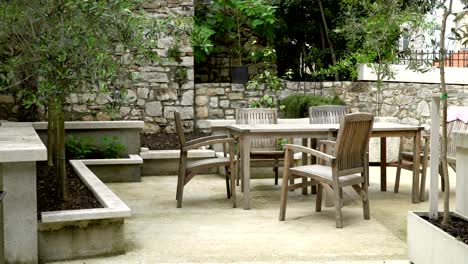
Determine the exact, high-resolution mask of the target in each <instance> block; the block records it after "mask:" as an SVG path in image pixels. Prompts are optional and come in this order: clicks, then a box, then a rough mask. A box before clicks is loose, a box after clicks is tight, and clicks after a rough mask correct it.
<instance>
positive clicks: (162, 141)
mask: <svg viewBox="0 0 468 264" xmlns="http://www.w3.org/2000/svg"><path fill="white" fill-rule="evenodd" d="M209 135H210V134H207V133H188V134H185V140H187V141H189V140H192V139H196V138H200V137H206V136H209ZM141 147H145V148H148V149H150V150H166V149H180V145H179V138H178V137H177V134H166V133H142V134H141Z"/></svg>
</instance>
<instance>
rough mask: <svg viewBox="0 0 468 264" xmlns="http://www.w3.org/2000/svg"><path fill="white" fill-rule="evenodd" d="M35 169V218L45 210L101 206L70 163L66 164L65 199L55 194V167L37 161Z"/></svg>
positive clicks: (38, 217)
mask: <svg viewBox="0 0 468 264" xmlns="http://www.w3.org/2000/svg"><path fill="white" fill-rule="evenodd" d="M36 169H37V171H36V173H37V219H41V217H40V212H45V211H59V210H72V209H89V208H102V205H101V203H99V201H98V200H97V199H96V197H94V195H93V193H92V192H91V191H90V190H89V189H88V188H87V187H86V186H85V185H84V184H83V182H82V181H81V180H80V178H79V177H78V175H77V174H76V172H75V171H74V170H73V168H72V167H71V165H70V164H67V190H68V199H67V201H62V200H61V199H60V198H59V197H58V195H57V188H56V186H57V185H56V183H55V168H54V167H49V166H47V163H46V162H37V165H36Z"/></svg>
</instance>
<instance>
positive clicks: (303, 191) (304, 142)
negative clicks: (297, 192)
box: [302, 138, 308, 195]
mask: <svg viewBox="0 0 468 264" xmlns="http://www.w3.org/2000/svg"><path fill="white" fill-rule="evenodd" d="M302 146H304V147H307V138H303V139H302ZM307 163H308V162H307V153H305V152H302V166H304V165H307ZM306 182H307V178H302V183H306ZM307 193H308V192H307V187H303V188H302V194H303V195H307Z"/></svg>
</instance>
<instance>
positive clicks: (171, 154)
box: [140, 149, 216, 159]
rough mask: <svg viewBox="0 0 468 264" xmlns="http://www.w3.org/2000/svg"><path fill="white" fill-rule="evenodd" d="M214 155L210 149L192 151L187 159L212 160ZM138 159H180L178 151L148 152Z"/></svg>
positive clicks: (142, 153) (141, 154) (141, 153)
mask: <svg viewBox="0 0 468 264" xmlns="http://www.w3.org/2000/svg"><path fill="white" fill-rule="evenodd" d="M215 155H216V154H215V151H214V150H211V149H192V150H189V151H188V153H187V157H188V158H189V159H195V158H214V157H215ZM140 157H141V158H142V159H178V158H179V157H180V150H177V149H170V150H150V151H145V152H140Z"/></svg>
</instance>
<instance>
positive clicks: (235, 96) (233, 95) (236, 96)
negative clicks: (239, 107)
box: [228, 93, 244, 100]
mask: <svg viewBox="0 0 468 264" xmlns="http://www.w3.org/2000/svg"><path fill="white" fill-rule="evenodd" d="M228 98H229V99H230V100H239V99H244V94H243V93H230V94H228Z"/></svg>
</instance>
